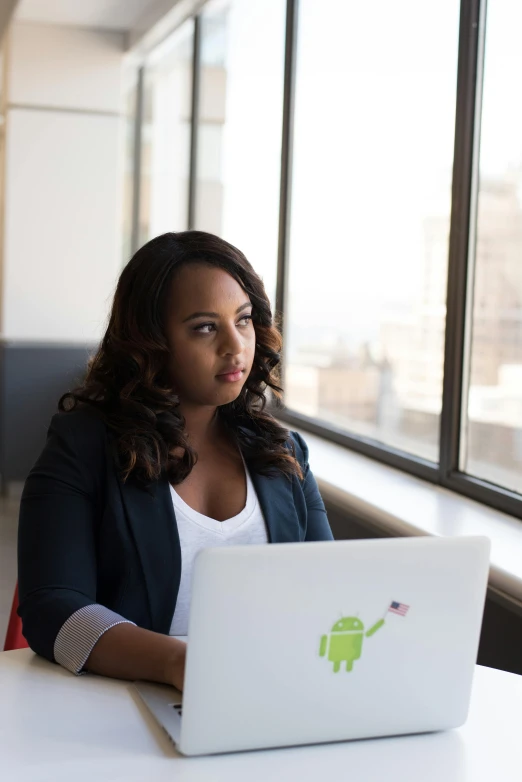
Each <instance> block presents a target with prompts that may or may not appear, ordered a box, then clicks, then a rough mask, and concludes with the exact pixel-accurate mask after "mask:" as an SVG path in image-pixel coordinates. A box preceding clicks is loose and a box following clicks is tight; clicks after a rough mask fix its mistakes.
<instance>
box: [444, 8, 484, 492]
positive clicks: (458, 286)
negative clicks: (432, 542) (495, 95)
mask: <svg viewBox="0 0 522 782" xmlns="http://www.w3.org/2000/svg"><path fill="white" fill-rule="evenodd" d="M483 3H485V0H461V6H460V29H459V54H458V70H457V101H456V112H455V146H454V158H453V181H452V204H451V222H450V239H449V253H448V284H447V297H446V335H445V348H444V380H443V392H442V412H441V419H440V481H441V483H446V481H447V479H448V478H449V476H450V475H451V474H452V473H454V472H455V471H458V469H459V449H460V428H461V417H462V401H463V399H462V394H463V389H464V388H465V382H464V377H463V373H464V366H465V356H466V338H467V330H466V326H467V309H466V307H467V304H468V292H469V291H468V284H469V272H470V268H469V261H470V225H471V222H472V208H473V206H474V203H475V200H474V190H475V191H476V183H477V176H476V173H477V166H478V159H477V156H476V152H477V147H478V145H477V134H478V132H479V127H480V121H479V120H478V118H477V108H478V106H479V105H480V99H479V100H477V98H478V96H479V93H480V90H481V84H479V81H481V76H482V70H481V56H480V53H481V51H482V50H483V38H484V34H485V32H484V29H483V27H484V26H483V24H482V25H481V5H482V4H483ZM482 10H484V8H482ZM471 246H473V245H471Z"/></svg>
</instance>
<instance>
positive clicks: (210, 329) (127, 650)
mask: <svg viewBox="0 0 522 782" xmlns="http://www.w3.org/2000/svg"><path fill="white" fill-rule="evenodd" d="M280 349H281V341H280V336H279V333H278V331H277V330H276V329H275V328H274V325H273V321H272V316H271V312H270V305H269V302H268V299H267V296H266V293H265V290H264V287H263V284H262V282H261V280H260V278H259V277H258V276H257V275H256V274H255V272H254V271H253V269H252V267H251V266H250V264H249V263H248V261H247V260H246V258H245V256H244V255H243V254H242V253H241V252H240V251H239V250H237V249H236V248H235V247H233V246H232V245H230V244H228V243H227V242H225V241H223V240H222V239H219V238H218V237H216V236H213V235H211V234H207V233H203V232H200V231H187V232H185V233H177V234H176V233H168V234H164V235H163V236H158V237H157V238H156V239H153V240H152V241H150V242H148V244H146V245H145V246H144V247H142V248H141V249H140V250H138V252H137V253H136V254H135V255H134V257H133V258H132V259H131V261H130V262H129V264H128V265H127V266H126V268H125V269H124V270H123V272H122V274H121V277H120V280H119V282H118V286H117V289H116V294H115V297H114V303H113V307H112V312H111V316H110V320H109V325H108V328H107V331H106V333H105V336H104V338H103V340H102V342H101V345H100V347H99V349H98V352H97V354H96V355H95V356H94V358H93V359H92V361H91V363H90V367H89V371H88V373H87V377H86V379H85V381H84V383H83V385H82V386H81V387H80V388H79V389H76V391H74V392H72V393H70V394H66V395H65V396H64V397H62V399H61V400H60V410H61V412H59V413H58V414H57V415H55V416H54V418H53V420H52V422H51V426H50V429H49V433H48V439H47V444H46V446H45V448H44V450H43V453H42V455H41V456H40V458H39V460H38V462H37V463H36V465H35V467H34V468H33V470H32V471H31V473H30V475H29V477H28V479H27V482H26V485H25V488H24V493H23V496H22V503H21V510H20V526H19V546H18V557H19V562H18V568H19V591H20V608H19V614H20V616H21V617H22V620H23V630H24V635H25V637H26V638H27V640H28V642H29V644H30V646H31V647H32V649H34V651H35V652H37V653H38V654H40V655H42V656H44V657H47V658H48V659H49V660H55V661H56V662H59V663H61V664H62V665H63V666H65V667H66V668H68V669H69V670H71V671H72V672H74V673H79V672H81V671H82V670H84V669H86V670H89V671H93V672H95V673H98V674H102V675H105V676H113V677H117V678H124V679H149V680H151V681H158V682H166V683H170V684H173V685H174V686H176V687H178V688H180V689H181V688H182V686H183V675H184V665H185V653H186V644H185V643H184V641H183V640H181V638H182V637H183V636H186V634H187V620H188V609H189V604H190V579H191V572H192V564H193V561H194V557H195V555H196V553H197V551H198V550H200V549H202V548H205V547H208V546H215V545H233V544H238V543H241V544H248V543H258V544H259V543H266V542H271V543H279V542H285V541H299V540H330V539H331V537H332V535H331V531H330V527H329V525H328V521H327V518H326V513H325V509H324V505H323V502H322V500H321V497H320V495H319V491H318V489H317V484H316V482H315V480H314V478H313V476H312V474H311V472H310V471H309V468H308V463H307V454H308V451H307V447H306V445H305V443H304V441H303V440H302V438H301V437H300V436H299V435H298V434H297V433H291V434H289V433H288V432H287V431H286V430H284V429H283V428H282V427H281V426H280V425H279V424H278V423H277V422H276V421H275V419H274V418H273V417H272V416H271V415H270V414H269V413H268V412H267V411H266V410H265V401H266V400H265V392H266V390H267V389H271V390H272V392H273V393H275V394H276V395H277V394H278V393H279V392H280V388H279V386H278V378H277V369H278V365H279V362H280Z"/></svg>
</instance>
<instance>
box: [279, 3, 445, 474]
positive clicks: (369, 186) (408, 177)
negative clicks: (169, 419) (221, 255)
mask: <svg viewBox="0 0 522 782" xmlns="http://www.w3.org/2000/svg"><path fill="white" fill-rule="evenodd" d="M299 7H300V13H299V45H298V55H297V83H296V113H295V130H294V165H293V184H292V193H293V198H292V211H291V237H290V238H291V246H290V266H289V285H288V291H289V294H288V302H287V306H286V312H285V323H286V356H287V371H286V378H285V388H286V404H287V406H288V407H289V408H292V409H294V410H297V411H299V412H301V413H304V414H306V415H308V416H311V417H313V418H317V419H321V420H323V421H326V422H329V423H332V424H334V425H336V426H337V427H340V428H343V429H345V430H346V431H349V432H351V433H355V434H357V435H362V436H365V437H370V438H373V439H376V440H378V441H380V442H382V443H386V444H388V445H390V446H393V447H395V448H398V449H401V450H403V451H407V452H409V453H411V454H415V455H418V456H421V457H425V458H427V459H430V460H433V461H436V460H437V459H438V440H439V416H440V410H441V400H442V368H443V347H444V326H445V297H446V276H447V252H448V235H449V219H450V201H451V172H452V165H453V142H454V121H455V90H456V73H457V44H458V25H459V16H458V15H459V2H458V0H441V2H439V3H437V13H436V14H434V13H433V8H432V7H431V6H430V5H429V4H427V3H419V2H418V0H400V2H399V3H390V2H389V0H376V2H373V3H366V4H365V3H360V2H358V1H357V0H323V1H322V2H321V3H317V2H315V0H301V2H300V4H299ZM405 20H406V22H405ZM427 30H429V35H427V34H426V31H427Z"/></svg>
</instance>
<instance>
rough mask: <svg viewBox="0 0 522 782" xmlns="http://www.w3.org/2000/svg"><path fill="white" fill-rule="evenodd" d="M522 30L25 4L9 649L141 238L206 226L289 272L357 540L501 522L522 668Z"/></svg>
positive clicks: (270, 272)
mask: <svg viewBox="0 0 522 782" xmlns="http://www.w3.org/2000/svg"><path fill="white" fill-rule="evenodd" d="M520 22H522V6H521V5H520V4H519V3H518V2H517V1H516V0H510V1H509V2H505V3H502V4H495V3H492V2H491V3H489V4H488V6H487V7H486V3H484V2H482V3H479V2H475V0H473V2H471V1H469V2H468V0H463V2H462V3H461V2H459V1H458V0H442V1H441V2H439V3H437V6H436V9H435V10H434V7H433V6H432V5H431V4H426V3H419V2H416V0H402V1H401V2H400V3H399V4H393V3H389V2H386V0H377V3H375V2H374V3H371V4H364V3H356V2H352V1H351V0H350V2H346V0H320V2H319V0H299V1H298V0H208V1H207V2H203V0H177V1H176V0H112V1H111V0H90V1H89V2H88V3H79V2H75V1H74V0H18V1H17V0H4V2H3V3H2V5H1V8H0V38H1V44H0V47H1V48H0V319H1V327H0V328H1V332H0V333H1V339H0V476H1V490H2V496H1V499H0V641H2V640H3V638H4V634H5V630H6V627H7V622H8V618H9V613H10V609H11V601H12V598H13V591H14V588H15V584H16V529H17V513H18V506H19V498H20V493H21V491H22V488H23V482H24V480H25V477H26V476H27V474H28V472H29V470H30V469H31V467H32V465H33V463H34V461H35V459H36V458H37V456H38V454H39V452H40V450H41V448H42V446H43V444H44V442H45V437H46V430H47V426H48V424H49V421H50V418H51V416H52V414H53V413H54V412H55V410H56V406H57V402H58V399H59V397H60V396H61V395H62V394H63V393H64V392H65V391H66V390H68V389H70V388H71V387H73V386H74V385H75V384H76V383H77V382H78V380H80V379H81V377H82V373H83V372H84V370H85V367H86V364H87V361H88V358H89V356H90V354H91V353H92V351H93V350H94V349H95V347H96V345H97V342H98V340H99V339H100V336H101V334H102V332H103V328H104V325H105V323H106V318H107V313H108V307H109V304H110V300H111V295H112V293H113V291H114V286H115V282H116V280H117V278H118V275H119V273H120V271H121V270H122V268H123V266H124V265H125V264H126V262H127V261H128V260H129V259H130V257H131V256H132V254H133V252H135V251H136V250H137V249H138V248H139V247H141V246H142V245H143V244H144V243H145V242H146V241H148V240H149V239H150V238H152V237H154V236H157V235H158V234H161V233H164V232H166V231H182V230H187V229H199V230H204V231H210V232H212V233H216V234H218V235H219V236H222V237H223V238H225V239H226V240H227V241H229V242H231V243H232V244H234V245H236V246H237V247H239V248H240V249H241V250H243V251H244V252H245V254H246V256H247V258H248V259H249V260H250V262H251V263H252V265H253V266H254V268H255V269H256V271H257V272H258V273H259V274H260V275H261V277H262V278H263V281H264V284H265V287H266V290H267V293H268V295H269V298H270V300H271V302H272V306H273V310H274V313H276V314H277V316H278V320H279V322H280V324H281V328H282V331H283V338H284V353H283V386H284V389H285V394H284V406H282V407H280V408H279V409H278V411H277V415H278V416H279V417H280V419H281V421H283V422H286V424H287V425H288V426H289V427H290V428H292V429H297V430H298V431H300V432H302V433H303V435H304V436H305V437H306V438H307V441H309V445H310V458H311V466H312V469H313V471H314V473H315V475H316V477H317V479H318V482H319V486H320V489H321V491H322V494H323V498H324V500H325V504H326V506H327V510H328V515H329V519H330V523H331V526H332V529H333V532H334V536H335V538H336V539H338V540H346V539H361V538H373V537H387V536H397V535H412V534H434V535H460V534H475V533H477V534H485V535H487V536H488V537H490V538H491V541H492V563H491V574H490V585H489V590H488V596H487V601H486V607H485V613H484V621H483V628H482V634H481V641H480V647H479V654H478V662H479V663H480V664H483V665H486V666H490V667H493V668H499V669H502V670H505V671H510V672H514V673H519V674H520V673H522V391H521V388H522V141H521V139H522V110H521V109H520V105H519V101H517V100H516V95H517V94H518V85H519V83H520V80H521V78H522V50H521V48H520V46H519V42H518V40H517V39H518V33H519V30H520V24H519V23H520ZM443 578H444V574H443V573H441V579H443Z"/></svg>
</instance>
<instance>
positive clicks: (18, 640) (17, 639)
mask: <svg viewBox="0 0 522 782" xmlns="http://www.w3.org/2000/svg"><path fill="white" fill-rule="evenodd" d="M17 609H18V584H17V585H16V589H15V593H14V597H13V605H12V608H11V616H10V617H9V624H8V625H7V634H6V636H5V645H4V652H11V651H12V650H13V649H27V648H28V646H29V644H28V643H27V641H26V640H25V638H24V637H23V635H22V620H21V619H20V617H19V616H18V614H17V613H16V611H17Z"/></svg>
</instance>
